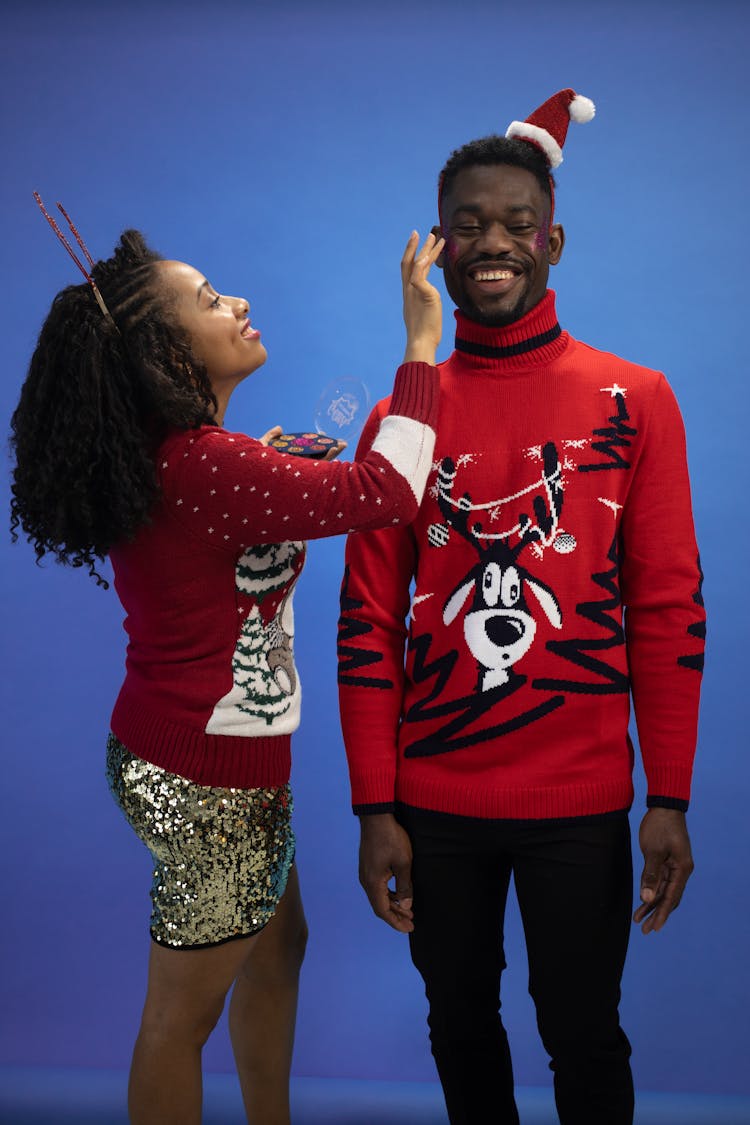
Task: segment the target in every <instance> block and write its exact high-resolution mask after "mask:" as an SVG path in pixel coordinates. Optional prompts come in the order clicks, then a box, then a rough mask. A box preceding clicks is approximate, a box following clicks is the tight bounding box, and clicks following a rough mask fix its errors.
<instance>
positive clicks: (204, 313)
mask: <svg viewBox="0 0 750 1125" xmlns="http://www.w3.org/2000/svg"><path fill="white" fill-rule="evenodd" d="M156 269H157V273H158V276H159V277H160V280H162V281H163V282H164V284H165V285H166V286H167V287H168V289H169V290H170V292H171V294H173V296H174V306H173V308H174V313H175V315H176V318H177V320H178V321H179V323H180V325H181V326H182V327H183V328H184V329H185V331H186V332H187V333H188V335H189V336H190V341H191V346H192V350H193V352H194V354H195V357H196V359H199V360H201V361H202V362H203V364H204V365H205V367H206V370H207V372H208V377H209V380H210V382H211V386H212V388H213V390H214V393H215V394H216V393H221V391H224V390H230V391H231V389H232V387H234V386H236V385H237V383H239V382H240V381H241V380H242V379H244V378H245V376H246V375H250V374H251V372H253V371H255V370H257V368H259V367H260V366H261V364H263V363H265V361H266V355H267V353H266V349H265V348H264V346H263V344H262V343H261V341H260V332H258V330H257V329H256V328H253V327H252V325H251V324H250V321H249V319H248V312H249V311H250V306H249V305H248V303H247V301H246V300H245V299H244V297H226V296H224V295H222V294H219V293H217V292H216V290H215V289H214V288H213V286H212V285H211V284H210V283H209V282H208V281H207V280H206V278H205V277H204V276H203V274H202V273H200V272H199V271H198V270H196V269H193V267H192V266H189V265H187V264H186V263H185V262H157V263H156Z"/></svg>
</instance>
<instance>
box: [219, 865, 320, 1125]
mask: <svg viewBox="0 0 750 1125" xmlns="http://www.w3.org/2000/svg"><path fill="white" fill-rule="evenodd" d="M306 942H307V924H306V922H305V915H304V911H303V909H302V899H301V897H300V890H299V880H298V878H297V869H296V867H292V870H291V871H290V873H289V882H288V883H287V888H286V891H285V892H284V895H283V897H282V898H281V901H280V902H279V905H278V907H277V910H276V913H275V914H274V916H273V918H272V919H271V921H270V922H269V923H268V925H267V926H266V927H265V929H263V930H262V931H261V933H260V934H258V936H257V938H255V943H254V945H253V947H252V949H251V950H250V951H249V953H248V955H247V957H246V959H245V962H244V964H243V966H242V969H241V972H240V974H239V976H238V977H237V981H236V983H235V986H234V990H233V992H232V999H231V1001H230V1005H229V1032H230V1035H231V1037H232V1049H233V1051H234V1057H235V1061H236V1063H237V1073H238V1074H239V1078H240V1085H241V1087H242V1097H243V1100H244V1103H245V1113H246V1114H247V1120H248V1122H249V1125H289V1120H290V1118H289V1071H290V1068H291V1065H292V1046H293V1043H294V1024H295V1020H296V1016H297V992H298V985H299V971H300V967H301V965H302V960H303V957H304V954H305V945H306Z"/></svg>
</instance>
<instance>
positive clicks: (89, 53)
mask: <svg viewBox="0 0 750 1125" xmlns="http://www.w3.org/2000/svg"><path fill="white" fill-rule="evenodd" d="M1 15H2V54H1V55H0V58H2V74H3V80H4V98H3V111H2V112H3V120H2V138H1V148H0V151H1V152H2V158H3V175H2V181H1V182H0V200H1V201H2V208H1V210H0V214H2V220H3V237H2V240H1V244H0V245H1V250H0V252H1V253H2V259H3V264H2V279H3V298H2V302H1V305H0V307H1V309H2V312H1V313H0V315H1V316H2V342H3V376H4V388H5V391H4V396H3V399H4V416H3V427H4V430H5V431H6V432H7V419H8V417H9V415H10V412H11V410H12V408H13V406H14V404H15V401H16V399H17V395H18V388H19V386H20V383H21V381H22V379H23V376H24V372H25V367H26V364H27V362H28V358H29V355H30V353H31V350H32V348H33V345H34V341H35V334H36V332H37V331H38V328H39V325H40V324H41V321H42V319H43V316H44V315H45V313H46V310H47V308H48V307H49V303H50V300H51V298H52V296H53V295H54V293H55V292H56V291H57V290H58V289H59V288H61V287H62V286H63V285H65V284H67V283H69V282H72V281H77V280H78V277H77V273H76V271H75V267H74V266H73V265H72V263H71V262H70V261H69V259H68V258H67V256H66V255H65V254H64V252H63V251H62V249H61V248H60V247H59V245H58V244H57V242H56V240H55V239H54V238H53V237H52V235H51V233H50V231H49V230H48V228H47V226H46V224H45V223H44V222H43V220H42V219H41V217H40V216H39V214H38V212H37V210H36V207H35V205H34V202H33V199H32V197H31V192H32V190H33V189H35V188H36V189H38V190H40V191H41V193H42V195H43V196H44V198H45V199H46V200H47V201H48V202H53V201H54V200H55V199H61V200H62V201H63V202H64V203H65V204H66V206H67V207H68V208H69V209H70V210H71V213H72V214H73V216H74V217H75V219H76V221H77V222H78V223H79V224H80V227H81V229H82V231H83V232H84V234H85V237H86V239H87V241H88V243H89V245H90V248H91V249H92V252H94V254H95V255H96V256H106V255H107V254H108V253H109V252H110V251H111V249H112V247H113V245H114V243H115V241H116V238H117V235H118V234H119V232H120V230H121V229H122V228H123V227H125V226H137V227H140V228H141V229H142V230H143V231H144V232H146V234H147V235H148V236H149V238H150V239H151V241H152V242H153V244H154V245H155V246H156V247H157V248H158V249H159V250H161V251H162V253H164V254H166V255H167V256H170V257H177V258H182V259H185V260H187V261H189V262H191V263H194V264H195V265H197V266H198V267H199V268H200V269H201V270H203V271H205V272H206V273H207V275H208V276H209V277H210V278H211V279H212V281H213V283H214V285H215V286H216V287H217V288H219V289H222V290H223V291H225V292H229V293H238V294H245V295H247V297H248V298H249V300H250V302H251V305H252V309H253V312H252V318H253V322H254V323H255V324H257V325H258V326H259V327H260V328H261V329H262V331H263V338H264V341H265V342H266V344H267V346H268V349H269V353H270V358H269V361H268V363H267V365H266V366H265V367H264V368H263V369H261V370H260V371H259V372H258V373H257V374H256V375H255V376H254V377H253V379H252V380H251V381H250V382H248V383H247V384H246V385H245V386H243V388H242V389H241V390H240V391H239V392H238V393H237V395H236V396H235V399H234V400H233V402H232V405H231V407H230V413H229V415H228V418H227V423H228V425H230V426H231V427H233V428H236V429H246V430H247V431H248V432H250V433H252V434H259V433H261V432H263V431H264V430H265V429H266V428H267V427H268V426H270V425H272V424H274V423H276V422H279V423H283V424H284V425H285V426H286V427H289V428H305V427H308V426H310V424H311V421H312V414H313V411H314V408H315V403H316V400H317V397H318V393H319V392H320V390H321V389H322V388H323V386H324V385H325V384H326V383H328V382H329V380H331V379H332V378H340V377H343V376H347V375H351V376H355V377H357V378H360V379H363V380H364V381H365V382H366V383H367V385H368V386H369V388H370V391H371V394H372V395H373V396H374V397H379V396H381V395H383V394H385V393H386V392H387V391H388V389H389V386H390V380H391V377H392V373H393V371H394V369H395V366H396V364H397V362H398V359H399V357H400V354H401V349H402V328H401V320H400V292H399V271H398V261H399V258H400V254H401V251H402V246H403V244H404V242H405V240H406V237H407V236H408V233H409V231H410V230H411V229H412V227H415V226H416V227H418V228H419V229H420V230H421V231H422V232H423V233H424V232H426V231H427V229H428V228H429V226H430V225H431V224H432V222H433V221H434V218H435V179H436V175H437V171H438V169H439V168H440V166H441V165H442V163H443V161H444V159H445V158H446V156H447V155H448V153H449V152H450V151H451V150H452V149H453V148H454V147H456V146H457V145H458V144H461V143H463V142H464V141H466V140H468V139H470V138H472V137H474V136H478V135H481V134H484V133H486V132H491V131H493V130H499V131H504V129H505V127H506V125H507V124H508V123H509V121H510V120H511V119H513V118H518V117H524V116H525V115H526V114H527V113H529V112H530V111H531V110H532V109H533V108H534V107H535V106H537V105H538V104H539V103H540V102H541V101H542V100H544V99H545V98H546V97H547V96H548V95H549V94H551V93H552V92H553V91H555V90H556V89H558V88H560V87H562V86H568V85H570V86H573V87H574V88H575V89H577V90H578V91H579V92H581V93H584V94H586V95H588V96H590V97H591V98H593V99H594V101H595V102H596V103H597V116H596V119H595V121H594V122H593V123H592V124H591V125H588V126H586V127H585V128H579V127H577V126H573V127H572V128H571V131H570V133H569V136H568V143H567V146H566V157H565V164H564V165H563V167H562V169H561V170H560V172H559V176H558V182H559V190H558V205H557V206H558V216H559V218H560V220H561V221H562V222H563V223H564V225H565V227H566V232H567V239H568V241H567V246H566V250H565V255H564V257H563V260H562V263H561V265H560V266H558V267H557V269H556V270H555V271H554V273H553V283H554V285H555V288H556V289H557V291H558V304H559V311H560V316H561V320H562V322H563V324H564V326H565V327H567V328H568V329H569V330H570V331H571V332H572V333H573V334H574V335H576V336H578V337H580V338H582V339H584V340H586V341H587V342H589V343H591V344H593V345H595V346H599V347H604V348H606V349H608V350H611V351H616V352H619V353H620V354H623V355H625V356H626V357H627V358H629V359H632V360H635V361H637V362H640V363H644V364H647V365H649V366H653V367H658V368H660V369H662V370H664V371H665V372H666V373H667V375H668V377H669V378H670V381H671V383H672V385H673V386H674V388H675V390H676V392H677V395H678V397H679V400H680V402H681V405H682V409H683V413H684V416H685V421H686V425H687V430H688V437H689V452H690V462H691V468H692V475H693V482H694V499H695V514H696V522H697V526H698V533H699V538H700V541H701V546H702V553H703V559H704V566H705V571H706V576H707V577H706V585H705V596H706V600H707V604H708V609H709V620H710V632H709V656H708V663H707V672H706V677H705V694H704V704H703V710H702V721H701V748H700V752H699V757H698V762H697V768H696V779H695V787H694V801H693V805H692V808H691V812H690V826H691V831H692V836H693V842H694V849H695V853H696V862H697V870H696V874H695V876H694V878H693V881H692V883H691V885H690V887H689V893H688V895H687V897H686V899H685V901H684V904H683V906H682V907H681V909H680V911H679V912H678V913H677V914H676V915H675V916H674V918H673V919H672V920H671V921H670V923H669V925H668V927H667V929H666V931H664V932H663V933H661V934H659V935H656V936H652V937H650V938H648V939H646V938H643V937H642V935H641V934H640V932H639V931H637V930H634V932H633V938H632V945H631V953H630V959H629V963H628V967H627V971H626V980H625V996H624V1002H623V1018H624V1022H625V1026H626V1028H627V1029H628V1031H629V1033H630V1034H631V1037H632V1039H633V1043H634V1048H635V1057H634V1062H635V1072H636V1081H637V1083H638V1085H639V1086H641V1087H645V1088H653V1089H674V1090H680V1089H685V1090H699V1091H705V1092H714V1091H716V1092H718V1091H723V1092H730V1093H731V1092H735V1093H748V1092H750V1078H749V1077H748V1070H747V1066H746V1062H747V1057H748V1050H749V1048H750V1041H749V1040H750V1036H749V1035H748V1015H747V1013H748V1010H749V1009H750V989H749V988H748V973H747V953H748V949H749V948H750V910H749V906H748V896H747V890H748V880H747V866H746V865H747V856H748V854H749V849H748V844H749V843H750V841H749V840H748V816H747V806H748V775H749V771H748V737H747V722H746V715H747V710H746V702H747V697H748V691H747V687H746V675H747V666H748V663H747V657H746V654H745V649H744V648H743V645H746V644H747V635H748V624H749V622H748V611H747V604H748V603H747V595H746V592H745V590H744V587H743V585H742V582H743V581H745V580H746V579H744V580H741V576H742V574H743V573H744V574H745V575H747V567H748V561H747V560H748V549H749V547H750V543H749V540H748V505H747V463H748V462H747V440H748V439H747V419H748V410H749V407H750V403H748V393H747V382H748V379H747V369H746V368H747V365H746V363H745V361H743V360H742V358H741V356H742V352H741V344H740V339H741V332H742V323H743V320H744V317H743V312H742V309H743V307H744V306H743V304H742V300H743V298H742V295H741V288H740V287H741V283H742V282H741V279H742V276H743V275H744V272H745V252H744V251H745V247H744V233H745V228H746V225H747V191H746V182H747V177H748V172H749V171H750V169H749V167H748V152H747V140H746V137H747V122H746V116H745V115H746V110H747V104H748V102H747V95H748V84H747V77H746V75H747V66H746V51H747V44H748V29H749V26H750V20H749V18H748V8H747V6H746V5H745V4H743V3H737V4H733V3H728V2H726V0H725V2H722V0H713V3H711V4H710V5H709V4H699V3H691V2H690V0H683V2H681V3H678V2H677V0H673V2H672V3H668V2H666V3H662V4H652V3H639V2H636V3H632V2H631V3H629V4H628V5H627V6H625V7H617V8H615V7H614V6H611V7H610V6H608V5H604V4H595V3H582V2H577V0H572V2H571V3H568V4H565V5H562V4H552V3H541V2H539V0H526V2H525V3H523V4H516V5H510V4H505V3H501V2H496V3H491V4H490V3H487V4H485V3H481V2H479V0H464V2H463V3H461V4H457V3H455V2H452V3H445V4H442V3H440V2H439V0H433V2H432V3H426V2H421V0H412V2H411V3H409V4H404V3H399V4H395V3H393V2H392V0H378V3H377V4H376V3H372V4H370V3H362V4H344V3H341V4H338V3H335V2H331V0H329V2H325V0H319V2H317V3H315V4H312V3H310V4H306V3H302V2H300V3H290V2H286V3H285V2H284V0H277V2H276V3H275V4H272V5H271V4H266V3H262V4H261V3H257V4H256V3H251V2H245V3H243V2H241V0H224V2H223V3H221V4H219V5H208V4H206V3H200V4H199V3H192V2H188V0H182V2H181V3H169V2H168V0H150V2H148V3H145V2H143V3H141V2H140V0H128V2H127V3H126V2H125V0H122V2H121V3H116V2H113V3H112V4H109V5H102V4H100V3H90V4H89V3H85V2H81V0H69V2H67V3H56V4H51V3H50V4H46V3H44V2H40V0H36V2H35V3H34V4H33V5H27V4H25V3H23V2H22V0H19V2H18V3H12V2H10V0H5V2H4V3H3V4H2V8H1ZM445 307H446V314H447V315H446V327H445V333H444V341H443V345H442V346H441V354H442V356H445V355H447V354H448V352H449V350H450V347H451V342H452V324H453V322H452V317H451V312H452V307H451V305H450V303H449V302H448V301H447V299H446V306H445ZM4 479H7V474H6V477H5V478H4ZM4 487H5V488H7V485H5V484H4ZM1 549H2V565H3V568H4V569H3V581H2V585H1V586H0V590H1V592H2V608H3V615H4V616H3V620H4V623H5V627H4V630H3V633H4V638H3V654H2V676H1V677H0V680H1V683H2V712H1V714H2V726H3V742H4V750H3V756H2V762H3V775H4V776H3V782H4V785H3V791H4V794H5V797H4V800H3V805H2V816H1V817H0V833H2V837H1V839H0V855H1V856H2V864H3V882H2V886H3V898H4V906H5V908H6V909H5V911H4V913H5V915H6V918H5V921H4V923H3V924H2V926H1V927H0V963H1V964H2V967H3V970H2V971H3V985H2V1060H3V1061H5V1062H8V1063H30V1064H33V1063H36V1064H39V1065H65V1064H70V1065H76V1066H87V1065H90V1066H102V1067H124V1066H125V1065H127V1061H128V1058H129V1052H130V1047H131V1043H132V1040H133V1037H134V1035H135V1031H136V1026H137V1020H138V1016H139V1008H140V1003H141V997H142V993H143V986H144V979H145V960H146V954H147V947H148V938H147V933H146V924H147V916H148V909H149V903H148V897H147V890H148V884H149V874H150V870H149V861H148V857H147V855H146V853H145V851H143V850H142V849H141V847H140V845H139V844H138V843H137V842H136V841H135V840H134V838H133V837H132V836H131V834H130V832H129V830H128V829H127V827H126V825H125V823H124V821H122V819H121V817H120V814H119V813H118V812H117V810H116V809H115V807H114V805H113V804H112V802H111V801H110V798H109V796H108V794H107V790H106V786H105V782H104V778H103V749H104V739H105V735H106V731H107V722H108V717H109V712H110V708H111V705H112V701H113V698H114V696H115V694H116V691H117V688H118V685H119V681H120V678H121V674H122V668H123V648H124V646H123V635H122V630H121V613H120V610H119V606H118V604H117V599H116V597H115V595H114V594H113V593H112V592H111V591H110V592H109V593H103V592H102V591H101V590H98V589H96V588H95V586H94V585H93V583H92V582H91V581H89V580H88V579H87V578H86V577H85V576H84V574H82V573H81V572H76V571H66V570H63V569H61V568H58V567H56V566H54V565H52V564H48V565H46V566H45V567H44V569H42V570H40V569H37V568H36V567H35V566H34V565H33V554H32V552H31V551H30V549H29V548H28V547H27V546H25V545H17V546H15V547H11V546H10V544H9V541H8V536H7V535H5V536H3V537H2V544H1ZM342 550H343V543H342V542H341V541H329V542H326V543H319V544H315V545H313V547H312V549H311V551H310V560H309V565H308V568H307V573H306V575H305V577H304V578H303V581H302V584H301V587H300V591H299V595H298V598H297V603H296V604H297V639H298V655H299V664H300V668H301V671H302V676H303V682H304V684H305V701H304V707H303V725H302V729H301V732H300V733H299V735H298V737H297V739H296V744H295V749H294V757H295V765H294V778H293V779H294V784H295V792H296V804H297V812H296V828H297V834H298V839H299V867H300V873H301V877H302V884H303V891H304V895H305V900H306V907H307V912H308V916H309V921H310V925H311V943H310V949H309V955H308V959H307V963H306V967H305V970H304V977H303V984H302V995H301V1006H300V1017H299V1029H298V1038H297V1053H296V1062H295V1071H296V1073H297V1074H299V1075H341V1076H365V1077H374V1078H377V1077H389V1078H395V1079H422V1078H424V1079H431V1078H432V1077H433V1070H432V1063H431V1060H430V1058H429V1055H428V1052H427V1047H426V1036H425V1030H424V1000H423V996H422V992H421V987H420V982H419V980H418V979H417V977H416V974H415V973H414V971H413V970H412V968H411V966H410V964H409V961H408V954H407V948H406V943H405V941H404V940H403V939H402V938H400V936H399V935H396V934H395V933H393V932H392V931H390V930H388V929H387V928H386V927H385V926H383V925H382V924H381V923H379V922H377V921H376V920H375V919H374V918H373V917H372V916H371V914H370V912H369V907H368V905H367V903H366V901H365V899H364V896H363V895H362V894H361V892H360V891H359V888H358V886H357V882H356V844H357V835H358V833H357V824H356V821H355V820H354V818H353V817H352V816H351V813H350V812H349V806H348V789H347V781H346V772H345V764H344V755H343V750H342V746H341V740H340V736H339V728H338V722H337V712H336V695H335V668H334V642H335V629H336V616H337V592H338V583H339V577H340V572H341V564H342ZM638 793H639V797H638V813H640V807H641V806H642V796H643V787H642V782H641V780H640V777H639V781H638ZM457 891H458V892H459V893H460V888H457ZM586 897H587V888H585V887H582V888H581V925H582V926H585V925H586ZM508 952H509V961H510V967H509V970H508V972H507V974H506V981H505V986H504V987H505V994H504V1001H505V1002H504V1010H505V1013H506V1016H507V1022H508V1025H509V1029H510V1033H511V1036H512V1041H513V1046H514V1056H515V1062H516V1072H517V1078H518V1080H519V1082H521V1083H523V1084H528V1085H535V1084H544V1083H545V1082H546V1081H547V1080H548V1074H547V1071H546V1059H545V1057H544V1055H543V1053H542V1051H541V1048H540V1047H539V1045H538V1043H537V1037H536V1031H535V1027H534V1017H533V1011H532V1009H531V1005H530V1001H529V999H528V997H527V995H526V964H525V955H524V951H523V942H522V940H521V934H520V928H519V923H518V920H517V916H516V914H515V912H514V911H513V910H512V911H511V914H510V918H509V940H508ZM206 1058H207V1064H208V1066H209V1067H210V1068H213V1069H216V1070H223V1069H230V1067H231V1061H230V1052H229V1046H228V1040H227V1037H226V1034H225V1032H224V1031H223V1030H221V1031H220V1032H219V1033H218V1034H217V1035H216V1036H215V1037H214V1039H213V1040H212V1042H211V1044H210V1046H209V1048H208V1050H207V1055H206Z"/></svg>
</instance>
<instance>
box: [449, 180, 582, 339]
mask: <svg viewBox="0 0 750 1125" xmlns="http://www.w3.org/2000/svg"><path fill="white" fill-rule="evenodd" d="M441 213H442V214H441V218H442V224H443V225H442V234H443V237H444V238H445V250H444V251H443V253H442V255H441V259H439V262H438V264H439V265H441V266H442V269H443V273H444V275H445V287H446V289H447V290H448V292H449V294H450V295H451V297H452V299H453V301H454V302H455V304H456V305H457V306H458V308H459V309H460V310H461V312H462V313H464V315H465V316H467V317H469V318H470V319H471V320H476V321H479V323H480V324H487V325H490V326H492V327H500V326H502V325H505V324H512V323H513V322H514V321H516V320H519V319H520V318H521V317H522V316H523V315H524V313H527V312H528V311H529V309H532V308H533V307H534V305H536V304H537V303H538V302H539V301H540V300H541V299H542V297H543V296H544V293H545V291H546V289H547V277H548V274H549V267H550V265H556V264H557V262H558V261H559V260H560V255H561V254H562V248H563V243H564V241H565V236H564V234H563V229H562V227H561V226H559V224H555V225H554V226H550V222H549V218H550V200H549V197H548V196H547V195H546V194H545V193H544V192H543V191H542V188H541V186H540V185H539V183H538V182H537V179H536V177H535V176H534V175H533V174H532V173H531V172H527V170H526V169H525V168H517V167H515V166H514V165H510V164H488V165H484V164H475V165H472V166H471V167H468V168H464V169H462V171H460V172H459V173H458V174H457V176H456V177H455V179H454V180H453V183H452V184H451V185H450V187H449V189H448V191H447V192H446V194H445V195H444V196H443V199H442V201H441Z"/></svg>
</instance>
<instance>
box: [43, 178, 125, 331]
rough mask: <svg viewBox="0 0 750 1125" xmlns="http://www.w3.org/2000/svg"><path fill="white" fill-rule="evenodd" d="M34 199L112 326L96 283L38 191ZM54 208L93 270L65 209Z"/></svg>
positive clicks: (90, 260) (92, 260)
mask: <svg viewBox="0 0 750 1125" xmlns="http://www.w3.org/2000/svg"><path fill="white" fill-rule="evenodd" d="M34 199H35V200H36V201H37V204H38V206H39V210H40V211H41V212H42V214H43V215H44V217H45V219H46V220H47V222H48V223H49V225H50V226H51V227H52V229H53V231H54V232H55V234H56V235H57V237H58V238H59V239H60V241H61V242H62V244H63V246H64V247H65V249H66V250H67V251H68V253H69V254H70V256H71V258H72V259H73V261H74V262H75V264H76V265H77V266H78V268H79V270H80V271H81V273H82V274H83V276H84V277H85V278H86V280H87V281H88V283H89V285H90V286H91V289H92V292H93V294H94V297H95V298H96V303H97V304H98V306H99V308H100V309H101V310H102V312H103V313H104V315H105V317H106V318H107V320H109V321H111V322H112V324H114V323H115V321H114V317H113V316H112V313H111V312H110V311H109V309H108V308H107V306H106V305H105V303H104V298H103V297H102V295H101V293H100V292H99V287H98V286H97V284H96V282H95V281H94V279H93V277H92V276H91V274H90V273H89V271H88V270H87V269H86V267H85V266H84V265H83V263H82V262H81V260H80V258H79V257H78V255H77V254H76V252H75V251H74V250H73V247H72V246H71V245H70V243H69V242H68V240H67V238H66V237H65V235H64V234H63V233H62V231H61V230H60V228H59V226H58V225H57V223H56V222H55V220H54V219H53V218H52V216H51V215H50V214H49V213H48V212H47V209H46V208H45V206H44V204H43V203H42V198H41V196H40V195H39V192H38V191H35V192H34ZM56 206H57V209H58V211H59V212H60V214H61V215H62V217H63V218H64V219H65V221H66V223H67V224H68V226H69V227H70V230H71V232H72V234H73V237H74V238H75V240H76V242H77V243H78V245H79V246H80V248H81V250H83V253H84V256H85V258H86V261H87V262H88V264H89V266H90V267H91V269H93V268H94V259H93V258H92V257H91V255H90V254H89V252H88V249H87V248H86V243H85V242H84V241H83V239H82V238H81V236H80V234H79V233H78V231H77V230H76V228H75V226H74V224H73V221H72V219H71V218H70V215H69V214H68V212H67V211H66V210H65V208H64V207H63V205H62V203H58V204H57V205H56Z"/></svg>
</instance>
